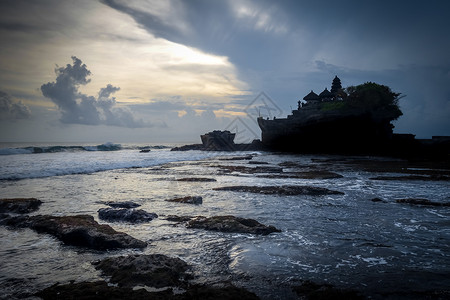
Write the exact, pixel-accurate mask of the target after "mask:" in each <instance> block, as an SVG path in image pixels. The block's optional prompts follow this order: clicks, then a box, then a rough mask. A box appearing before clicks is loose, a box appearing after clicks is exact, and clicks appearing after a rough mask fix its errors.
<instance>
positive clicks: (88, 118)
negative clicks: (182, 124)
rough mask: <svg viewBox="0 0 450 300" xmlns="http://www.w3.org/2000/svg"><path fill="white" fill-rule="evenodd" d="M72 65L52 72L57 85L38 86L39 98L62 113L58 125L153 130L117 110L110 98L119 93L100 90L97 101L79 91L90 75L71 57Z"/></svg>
mask: <svg viewBox="0 0 450 300" xmlns="http://www.w3.org/2000/svg"><path fill="white" fill-rule="evenodd" d="M72 60H73V64H72V65H70V64H67V65H66V66H65V67H59V68H56V69H55V73H56V81H55V82H48V83H46V84H43V85H42V86H41V91H42V94H43V95H44V96H45V97H47V98H49V99H50V100H51V101H52V102H53V103H55V104H56V105H57V107H58V109H59V111H60V112H61V118H60V121H61V122H62V123H65V124H83V125H110V126H119V127H128V128H141V127H152V124H150V123H148V122H144V121H142V120H141V119H136V118H135V117H134V116H133V114H132V113H131V111H130V110H129V109H127V108H125V107H117V102H116V98H115V97H112V96H111V95H112V94H114V93H115V92H116V91H118V90H120V88H119V87H114V86H112V85H111V84H108V85H107V86H106V87H104V88H101V89H100V91H99V93H98V97H97V98H95V97H93V96H88V95H85V94H83V93H80V92H79V91H78V89H79V87H80V86H81V85H86V84H88V83H89V82H90V81H91V79H88V76H90V75H91V71H89V70H88V69H87V67H86V65H85V64H83V63H82V61H81V60H80V59H78V58H77V57H75V56H72Z"/></svg>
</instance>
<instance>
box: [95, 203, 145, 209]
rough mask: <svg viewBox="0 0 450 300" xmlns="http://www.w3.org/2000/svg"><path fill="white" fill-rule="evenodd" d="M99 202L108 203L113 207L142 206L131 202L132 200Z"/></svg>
mask: <svg viewBox="0 0 450 300" xmlns="http://www.w3.org/2000/svg"><path fill="white" fill-rule="evenodd" d="M99 203H101V204H104V205H108V206H110V207H112V208H136V207H139V206H141V205H140V204H137V203H134V202H131V201H123V202H114V201H100V202H99Z"/></svg>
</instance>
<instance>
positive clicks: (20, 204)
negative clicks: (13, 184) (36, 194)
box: [0, 198, 42, 214]
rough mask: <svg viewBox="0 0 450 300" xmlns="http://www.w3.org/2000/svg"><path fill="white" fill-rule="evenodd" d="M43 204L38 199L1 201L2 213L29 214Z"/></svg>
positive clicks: (0, 210)
mask: <svg viewBox="0 0 450 300" xmlns="http://www.w3.org/2000/svg"><path fill="white" fill-rule="evenodd" d="M41 204H42V201H41V200H38V199H36V198H12V199H0V213H16V214H27V213H30V212H33V211H36V210H38V209H39V206H41Z"/></svg>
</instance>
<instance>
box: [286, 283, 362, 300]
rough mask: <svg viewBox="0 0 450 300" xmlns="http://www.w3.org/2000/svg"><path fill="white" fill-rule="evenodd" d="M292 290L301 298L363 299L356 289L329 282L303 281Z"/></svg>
mask: <svg viewBox="0 0 450 300" xmlns="http://www.w3.org/2000/svg"><path fill="white" fill-rule="evenodd" d="M293 290H294V292H295V293H296V294H297V295H298V296H299V297H301V298H302V299H324V300H325V299H348V300H353V299H357V300H359V299H365V298H364V297H363V296H362V295H361V294H359V293H358V292H357V291H353V290H346V289H339V288H335V287H333V286H332V285H330V284H317V283H314V282H312V281H304V282H303V283H302V284H301V285H300V286H295V287H293Z"/></svg>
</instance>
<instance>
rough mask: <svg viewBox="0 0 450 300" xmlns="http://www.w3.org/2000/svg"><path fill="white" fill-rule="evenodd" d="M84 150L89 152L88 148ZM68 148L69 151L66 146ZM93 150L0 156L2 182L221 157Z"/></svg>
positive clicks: (115, 148) (116, 148) (116, 147)
mask: <svg viewBox="0 0 450 300" xmlns="http://www.w3.org/2000/svg"><path fill="white" fill-rule="evenodd" d="M84 148H86V149H88V147H84ZM65 149H69V148H68V147H65ZM92 149H96V150H88V151H58V152H44V153H39V154H35V155H28V154H29V152H25V151H24V150H23V148H22V149H20V150H19V149H17V152H19V153H20V152H23V154H24V155H3V156H1V155H0V180H18V179H26V178H41V177H50V176H60V175H70V174H89V173H95V172H100V171H107V170H115V169H123V168H143V167H151V166H155V165H160V164H164V163H168V162H172V161H180V160H197V159H203V158H207V157H209V156H212V155H218V154H217V153H212V152H211V153H207V152H200V151H189V152H178V151H176V152H171V151H169V150H168V149H158V150H153V151H150V152H148V153H140V152H139V151H138V149H125V150H120V149H121V146H120V145H118V144H104V145H99V146H93V147H92ZM108 149H109V150H110V151H108ZM11 151H12V150H11ZM19 153H16V154H19Z"/></svg>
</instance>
